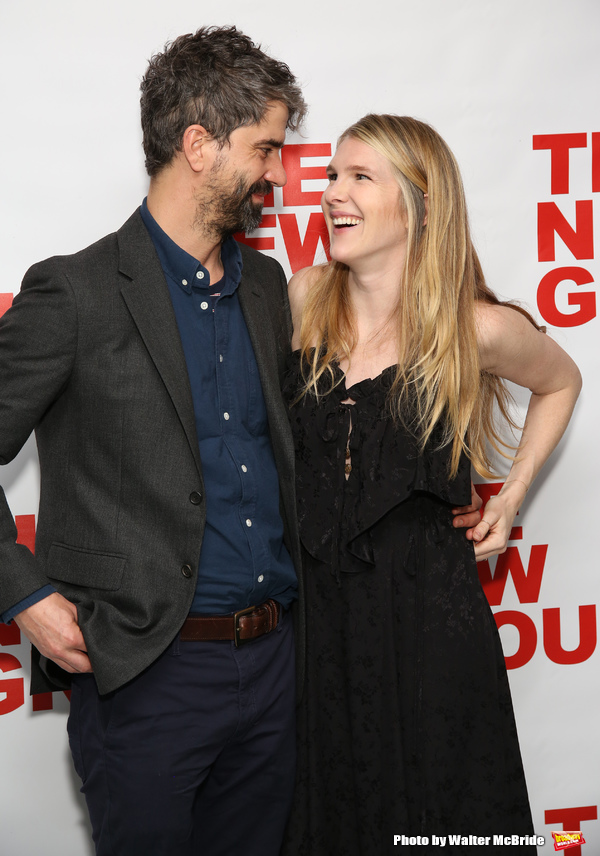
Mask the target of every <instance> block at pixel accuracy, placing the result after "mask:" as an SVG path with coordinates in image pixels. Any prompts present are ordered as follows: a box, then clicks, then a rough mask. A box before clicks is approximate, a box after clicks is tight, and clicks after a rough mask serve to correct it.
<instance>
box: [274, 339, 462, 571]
mask: <svg viewBox="0 0 600 856" xmlns="http://www.w3.org/2000/svg"><path fill="white" fill-rule="evenodd" d="M395 371H396V368H395V366H390V367H388V368H386V369H384V370H383V372H382V373H381V374H380V375H379V376H378V377H376V378H373V379H371V378H369V379H366V380H362V381H360V382H359V383H357V384H354V385H353V386H351V387H350V388H347V387H346V384H345V379H344V375H343V372H342V371H341V369H340V368H339V366H337V365H334V372H335V382H336V386H335V387H334V389H333V391H332V392H330V393H329V394H327V395H325V396H323V397H319V399H317V398H316V397H315V396H314V395H312V394H310V393H309V394H307V395H306V396H304V398H303V399H302V400H301V401H299V402H298V401H297V396H298V379H299V375H300V352H299V351H294V353H293V354H291V356H290V357H289V359H288V366H287V373H286V378H285V382H284V388H283V390H284V396H285V397H286V398H287V400H288V402H289V403H290V405H291V404H292V403H294V402H295V403H294V407H293V415H292V420H293V430H294V437H295V444H296V478H297V483H298V486H299V487H298V492H297V493H298V517H299V523H300V537H301V540H302V543H303V545H304V547H305V549H306V550H307V551H308V552H309V553H310V555H311V556H313V558H315V559H319V560H320V561H322V562H326V563H328V564H331V565H332V566H333V567H334V568H335V567H337V565H338V563H337V559H336V557H337V554H338V552H339V550H340V548H341V549H347V550H348V553H349V555H350V556H352V557H353V558H354V559H355V560H356V563H352V562H350V563H349V565H348V566H346V567H344V569H343V572H344V573H352V572H353V571H356V572H358V571H361V570H364V564H367V565H369V564H370V565H372V564H374V554H373V547H372V544H371V539H370V530H371V529H372V527H373V526H375V524H377V523H379V521H381V520H382V518H383V517H385V516H386V515H387V514H388V513H389V512H390V511H392V510H393V509H394V508H396V507H397V506H398V505H399V504H400V503H403V502H405V501H406V500H407V499H408V498H409V497H411V496H413V495H415V494H418V493H427V494H432V495H433V496H436V497H437V498H438V499H440V500H441V501H442V502H445V503H447V504H448V506H449V507H456V506H461V505H468V504H469V502H470V501H471V488H470V465H469V461H468V459H467V458H466V456H464V455H463V457H462V459H461V461H460V465H459V470H458V474H457V476H456V478H454V479H452V480H449V478H448V473H449V463H450V451H451V450H450V447H449V446H445V447H443V448H441V449H440V448H436V443H435V439H434V442H433V443H431V444H430V448H428V449H426V450H425V451H424V452H423V453H419V450H418V446H417V441H416V439H415V437H414V436H413V435H412V434H411V433H410V431H409V430H408V428H406V427H405V426H404V425H403V424H401V423H400V422H399V420H398V419H394V418H393V416H392V414H391V412H390V410H389V407H388V406H387V397H388V393H389V390H390V388H391V385H392V383H393V380H394V376H395ZM348 399H351V400H352V401H353V402H354V403H353V404H344V402H345V401H347V400H348ZM406 421H407V422H408V420H406ZM348 438H349V448H350V455H351V460H352V462H353V464H352V471H351V473H350V475H349V478H348V480H347V481H346V483H345V484H344V482H345V474H344V467H343V461H344V459H345V456H346V445H347V443H348ZM332 493H333V494H334V496H335V498H334V500H333V502H331V501H329V502H328V503H327V504H326V505H325V507H324V505H323V503H322V502H321V501H320V497H321V496H322V495H325V496H327V497H328V498H330V497H331V495H332ZM315 506H317V507H318V508H319V509H320V511H321V514H320V516H319V517H316V516H315V514H314V508H315ZM338 533H339V534H338ZM340 538H341V540H340Z"/></svg>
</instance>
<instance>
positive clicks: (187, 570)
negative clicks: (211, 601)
mask: <svg viewBox="0 0 600 856" xmlns="http://www.w3.org/2000/svg"><path fill="white" fill-rule="evenodd" d="M181 573H182V574H183V576H184V577H185V578H186V580H189V579H190V578H191V577H193V576H194V571H193V568H192V566H191V565H184V566H183V567H182V569H181Z"/></svg>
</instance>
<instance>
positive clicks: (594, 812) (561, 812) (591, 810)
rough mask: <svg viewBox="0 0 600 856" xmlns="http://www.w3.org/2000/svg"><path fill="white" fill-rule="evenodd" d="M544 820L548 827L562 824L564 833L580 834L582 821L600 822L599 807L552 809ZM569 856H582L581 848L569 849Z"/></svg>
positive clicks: (578, 846) (585, 806) (547, 812)
mask: <svg viewBox="0 0 600 856" xmlns="http://www.w3.org/2000/svg"><path fill="white" fill-rule="evenodd" d="M544 820H545V823H546V826H554V825H555V824H559V823H561V824H562V828H563V832H580V831H581V821H582V820H598V806H595V805H584V806H577V808H555V809H551V810H549V811H546V812H545V817H544ZM565 852H566V851H565ZM569 856H581V846H580V845H577V846H576V847H569Z"/></svg>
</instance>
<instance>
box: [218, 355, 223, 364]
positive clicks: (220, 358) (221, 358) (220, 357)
mask: <svg viewBox="0 0 600 856" xmlns="http://www.w3.org/2000/svg"><path fill="white" fill-rule="evenodd" d="M219 362H220V363H222V362H223V354H219Z"/></svg>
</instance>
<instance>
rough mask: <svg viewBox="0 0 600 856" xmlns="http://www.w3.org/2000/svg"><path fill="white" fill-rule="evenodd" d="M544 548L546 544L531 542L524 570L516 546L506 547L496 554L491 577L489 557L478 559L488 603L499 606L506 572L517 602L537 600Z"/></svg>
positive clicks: (480, 577) (542, 568) (542, 570)
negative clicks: (510, 578) (509, 577)
mask: <svg viewBox="0 0 600 856" xmlns="http://www.w3.org/2000/svg"><path fill="white" fill-rule="evenodd" d="M547 552H548V545H547V544H535V545H534V546H533V547H532V548H531V553H530V554H529V564H528V565H527V573H525V568H524V567H523V562H522V561H521V555H520V553H519V548H518V547H508V548H507V550H506V552H505V553H501V554H500V555H499V556H498V558H497V559H496V568H495V570H494V576H493V577H492V573H491V570H490V565H489V561H488V560H487V559H486V560H484V561H483V562H478V564H477V571H478V573H479V580H480V582H481V585H482V586H483V589H484V591H485V596H486V597H487V599H488V602H489V604H490V606H500V604H501V603H502V598H503V596H504V589H505V587H506V580H507V579H508V574H509V573H510V575H511V576H512V579H513V583H514V584H515V589H516V590H517V595H518V598H519V603H537V602H538V600H539V597H540V589H541V587H542V576H543V574H544V565H545V563H546V553H547Z"/></svg>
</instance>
